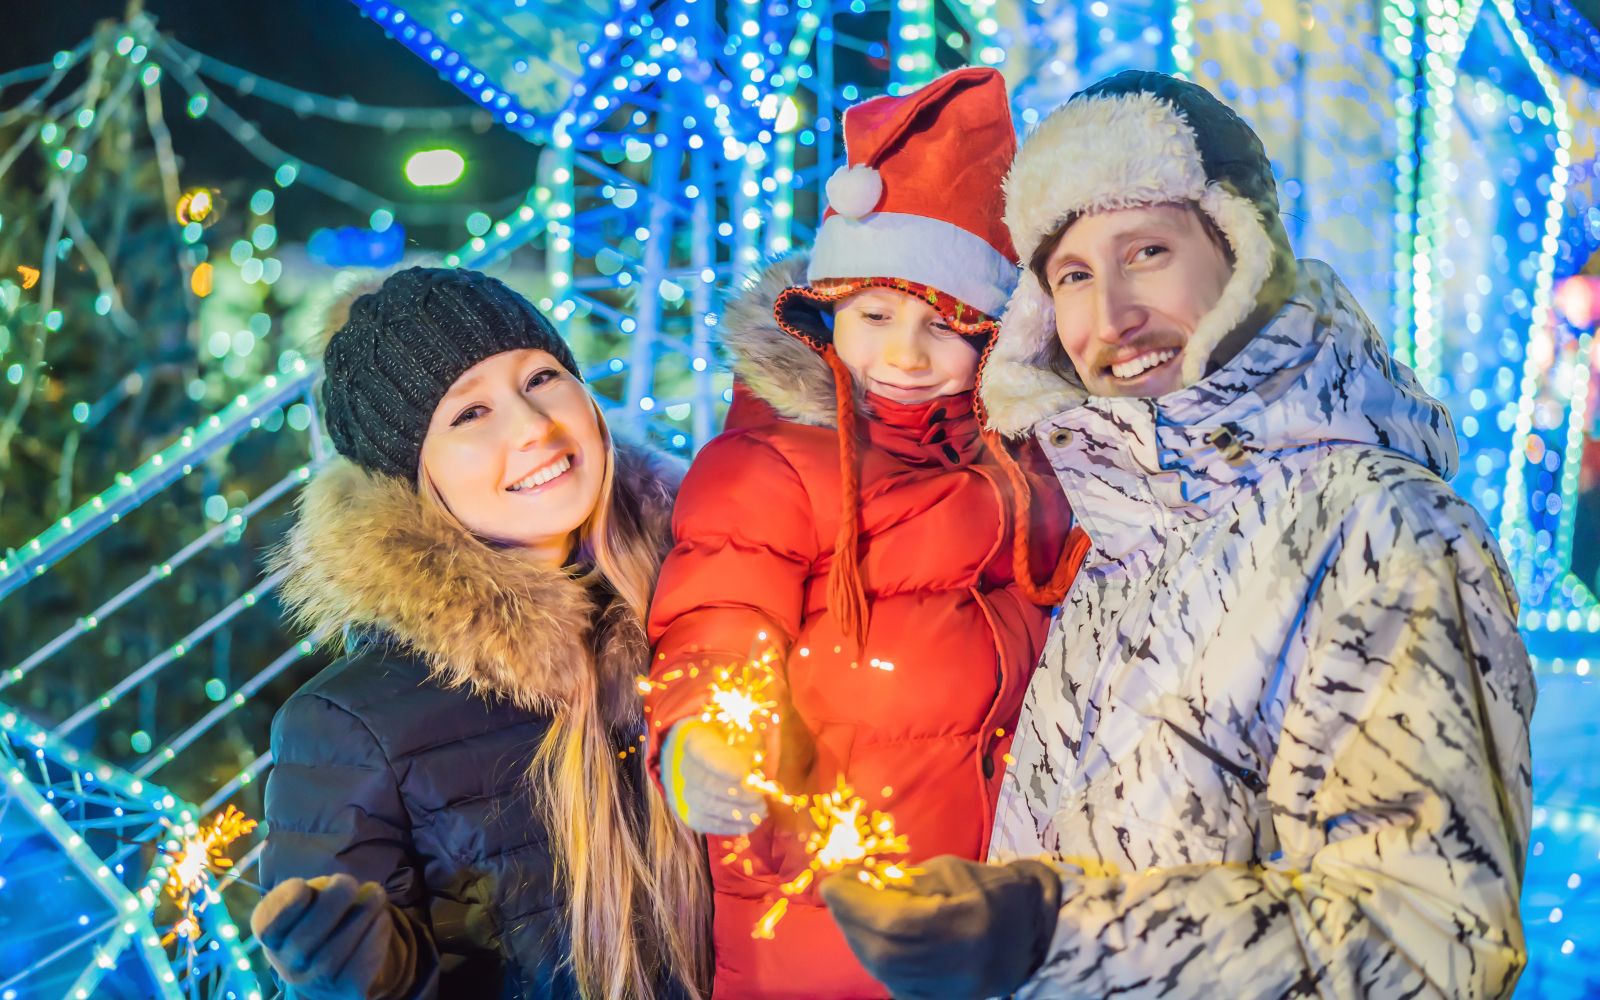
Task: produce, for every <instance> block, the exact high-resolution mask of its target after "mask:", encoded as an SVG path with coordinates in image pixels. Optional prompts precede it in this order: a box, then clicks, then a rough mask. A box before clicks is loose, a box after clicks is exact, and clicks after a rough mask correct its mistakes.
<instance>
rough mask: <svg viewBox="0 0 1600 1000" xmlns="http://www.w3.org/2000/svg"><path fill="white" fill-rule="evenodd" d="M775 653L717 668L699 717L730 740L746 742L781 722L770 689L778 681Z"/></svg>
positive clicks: (732, 741)
mask: <svg viewBox="0 0 1600 1000" xmlns="http://www.w3.org/2000/svg"><path fill="white" fill-rule="evenodd" d="M776 655H777V654H775V653H774V652H772V651H771V650H768V651H767V652H766V653H763V654H762V655H761V658H760V659H755V660H747V661H745V662H744V663H743V664H741V665H740V666H739V667H737V668H735V667H720V668H718V670H717V677H716V679H715V680H714V681H712V682H711V690H710V692H709V694H708V695H707V697H706V707H705V709H704V710H703V711H702V712H701V713H700V718H701V719H702V720H703V721H705V722H709V723H712V724H713V725H716V726H718V727H720V728H721V729H722V731H723V733H724V734H725V735H726V736H727V738H728V742H729V743H743V742H745V741H747V740H749V739H751V738H752V737H754V736H755V735H756V734H757V733H758V732H760V731H762V730H765V729H766V728H767V727H768V726H769V725H774V724H776V723H777V722H778V712H777V708H778V703H777V702H776V701H775V700H773V698H772V697H771V695H770V692H769V689H770V688H771V687H772V685H773V684H774V683H776V682H777V676H776V675H775V674H774V673H773V671H772V661H773V659H775V658H776Z"/></svg>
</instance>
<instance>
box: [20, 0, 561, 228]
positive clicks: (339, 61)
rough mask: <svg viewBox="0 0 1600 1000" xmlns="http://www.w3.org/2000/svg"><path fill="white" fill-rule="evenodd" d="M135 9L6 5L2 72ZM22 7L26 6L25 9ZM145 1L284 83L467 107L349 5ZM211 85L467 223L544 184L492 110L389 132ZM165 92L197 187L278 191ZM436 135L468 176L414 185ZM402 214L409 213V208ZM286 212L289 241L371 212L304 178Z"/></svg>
mask: <svg viewBox="0 0 1600 1000" xmlns="http://www.w3.org/2000/svg"><path fill="white" fill-rule="evenodd" d="M127 6H128V5H127V4H126V3H125V2H112V0H54V2H52V3H48V4H44V5H37V6H36V5H34V4H25V3H23V0H0V10H3V11H4V12H5V14H4V17H3V19H0V20H3V25H4V27H3V30H0V72H5V71H7V70H12V69H17V68H19V67H21V66H26V65H31V64H34V63H38V62H44V61H47V60H48V59H50V58H51V56H53V55H54V54H55V53H56V52H57V51H59V50H61V49H68V48H72V47H73V46H74V45H76V44H77V43H78V42H79V41H80V40H82V39H83V38H84V37H85V36H87V35H89V34H90V33H91V32H92V31H93V30H94V27H95V25H96V23H97V22H99V21H101V20H104V19H107V18H111V19H120V18H122V17H123V15H124V13H125V12H126V10H127ZM23 8H28V13H27V14H26V15H24V14H23V13H22V9H23ZM144 9H145V10H146V11H147V12H148V13H149V14H151V15H153V16H154V17H155V18H156V23H157V27H158V28H159V29H160V30H161V31H162V32H164V33H165V34H168V35H170V36H171V37H173V38H175V39H176V40H177V41H179V42H181V43H183V44H184V45H187V46H188V47H190V48H192V49H196V50H198V51H200V52H203V53H205V54H207V55H210V56H213V57H215V58H217V59H221V60H223V61H224V62H228V63H231V64H233V65H234V66H237V67H239V68H241V69H244V70H248V71H251V72H254V73H259V74H260V75H262V76H263V77H266V78H268V79H271V80H275V81H277V82H279V83H284V84H288V85H290V86H294V87H299V88H302V89H305V90H310V91H314V92H316V93H320V94H323V95H326V96H329V97H335V98H337V97H351V98H354V99H355V100H357V101H360V102H362V103H364V104H370V105H377V106H405V107H458V108H459V107H465V106H469V104H470V102H469V101H468V99H467V98H466V97H465V96H464V95H462V94H461V93H460V92H459V91H458V90H456V89H455V88H454V87H453V86H451V85H449V84H447V83H445V82H444V81H443V80H440V79H439V77H438V76H437V75H436V74H435V73H434V71H433V70H432V69H431V68H430V67H428V66H427V65H426V64H425V63H424V62H423V61H422V60H420V59H418V58H417V57H416V56H415V55H413V54H412V53H411V52H409V51H407V50H406V49H405V48H403V47H401V46H400V45H399V44H397V43H395V42H392V41H390V40H389V39H387V38H385V37H384V34H383V32H382V31H381V30H380V29H379V28H378V27H377V26H376V25H374V24H373V23H372V22H371V21H369V20H367V19H365V18H363V17H362V16H361V13H360V11H359V10H358V9H357V8H356V6H355V5H354V4H352V3H349V2H348V0H271V2H264V0H221V2H219V0H211V2H203V0H147V2H146V3H145V4H144ZM46 12H47V13H46ZM208 83H210V84H212V86H213V87H214V89H215V92H216V94H217V96H218V97H219V98H220V99H221V100H223V101H224V102H225V103H227V104H228V105H230V106H231V107H233V108H234V109H235V110H236V111H238V112H239V113H240V114H241V115H243V116H244V117H245V118H246V119H248V120H251V121H254V122H255V123H256V124H257V125H258V126H260V128H261V132H262V135H263V136H264V137H265V138H266V139H268V140H270V141H271V142H273V143H274V144H276V145H277V146H279V147H281V148H283V149H285V150H287V151H288V152H290V153H291V154H293V155H294V156H296V157H298V158H300V159H301V160H303V161H305V162H308V163H315V164H318V165H320V166H323V167H325V168H327V169H329V170H331V171H333V172H334V173H336V174H338V175H340V176H342V177H345V178H347V179H349V180H352V181H355V182H356V183H358V184H360V185H362V186H363V187H366V188H368V189H369V190H372V191H375V192H377V193H379V194H381V195H384V196H386V197H391V198H395V199H396V200H403V201H411V202H419V201H426V200H430V199H432V200H441V201H450V202H453V203H459V204H460V205H461V206H462V208H461V217H463V218H464V217H465V215H466V213H467V212H468V211H471V210H472V209H476V208H483V209H484V210H485V211H488V212H489V213H490V214H491V215H493V214H495V212H494V210H495V207H496V206H497V205H499V204H501V203H503V202H504V203H506V204H505V207H506V208H510V207H514V206H515V205H516V204H520V198H521V196H522V195H523V193H524V192H526V190H527V189H528V188H529V187H530V186H532V183H533V178H534V168H535V163H536V161H537V154H538V150H537V148H536V147H534V146H532V145H530V144H529V143H527V142H526V141H524V140H523V139H520V138H518V137H517V136H515V135H512V134H511V133H509V132H507V131H505V130H503V129H500V128H497V127H494V126H493V125H492V124H490V123H488V121H487V116H484V124H485V125H486V126H487V127H486V129H485V130H484V131H483V132H481V133H478V132H475V131H474V130H473V129H472V128H469V127H461V128H457V129H452V130H447V131H445V132H428V131H421V130H410V131H401V132H395V133H386V132H384V131H383V130H382V129H378V128H370V127H363V126H357V125H349V124H343V123H339V122H334V121H328V120H325V119H320V118H311V117H308V118H304V119H302V118H299V117H297V116H296V115H295V114H294V113H293V112H292V111H289V110H286V109H283V108H279V107H277V106H276V105H273V104H270V103H268V102H266V101H263V100H260V99H258V98H253V97H243V96H240V95H239V94H238V93H236V92H235V91H233V90H232V89H230V88H228V87H226V86H222V85H219V84H216V83H215V82H214V81H208ZM31 89H32V87H31V86H30V85H28V84H21V85H17V86H14V87H10V88H7V89H6V90H5V91H4V92H3V93H0V108H4V107H9V106H11V105H13V104H15V103H16V102H17V101H18V100H20V99H21V98H22V97H23V96H24V95H25V94H26V93H27V92H28V91H29V90H31ZM162 97H163V98H164V106H165V109H166V118H167V122H168V124H169V126H170V127H171V129H172V133H173V144H174V147H175V148H176V150H177V152H178V154H179V156H180V157H181V158H182V160H183V181H184V184H185V185H186V186H194V185H205V186H214V187H220V188H223V189H224V191H231V192H233V193H235V194H238V193H241V192H242V193H243V195H244V197H246V198H247V197H248V195H249V192H250V191H252V190H254V189H255V188H257V187H262V186H270V184H271V180H272V172H273V169H274V167H271V166H266V165H264V164H262V163H261V162H259V161H258V160H256V159H255V158H254V157H253V156H251V155H250V154H249V153H247V152H246V151H245V150H244V149H243V148H242V147H241V146H239V145H238V143H236V142H235V141H234V140H233V139H232V138H231V137H230V136H229V135H228V134H227V133H226V132H224V131H223V130H222V129H221V128H220V127H219V126H217V125H216V124H214V123H213V122H211V121H208V120H206V119H201V120H198V121H196V120H192V119H190V118H189V116H188V115H187V114H185V113H184V110H183V109H184V102H185V100H186V96H185V95H184V93H183V91H182V89H181V88H180V87H179V86H178V85H177V84H176V83H174V82H172V81H171V80H170V79H166V80H165V81H164V82H163V84H162ZM436 144H448V145H450V146H452V147H453V148H456V149H458V150H460V151H461V152H462V154H463V155H464V156H465V157H466V158H467V162H468V166H467V171H466V174H465V176H464V177H463V178H462V180H461V181H460V182H458V183H457V184H456V185H455V186H454V187H453V188H450V189H447V190H446V191H443V192H440V193H433V192H427V191H419V190H417V189H415V188H412V187H411V186H410V185H409V184H408V183H407V182H406V180H405V176H404V174H403V173H402V170H401V168H402V166H403V164H404V162H405V158H406V156H407V155H409V154H410V153H411V152H413V151H415V150H417V149H419V148H426V147H428V146H430V145H436ZM510 199H516V200H510ZM399 214H400V217H401V220H402V221H404V213H403V212H401V213H399ZM275 221H276V224H277V226H278V229H279V231H280V233H281V234H282V236H283V238H284V239H287V240H304V239H305V238H306V237H307V236H308V235H309V234H310V233H311V231H312V230H314V229H316V228H317V227H319V226H333V225H366V224H367V217H366V214H365V213H364V212H359V211H356V210H353V209H350V208H348V207H346V206H344V205H342V204H340V203H338V202H336V201H333V200H332V199H329V198H327V197H324V196H323V195H321V194H318V193H317V192H315V191H312V190H310V189H308V188H307V187H305V186H304V185H300V184H297V185H294V186H292V187H291V188H289V189H288V190H285V191H279V192H278V199H277V218H276V220H275ZM410 233H411V236H412V239H413V241H416V242H420V243H421V244H422V245H424V246H426V247H432V248H435V249H444V248H453V247H455V246H457V245H459V244H460V243H462V242H464V241H465V240H466V238H467V236H468V234H467V232H466V230H465V229H464V228H463V227H462V226H461V225H460V224H459V223H457V224H455V225H452V226H434V227H430V228H424V229H419V228H417V227H415V226H411V227H410Z"/></svg>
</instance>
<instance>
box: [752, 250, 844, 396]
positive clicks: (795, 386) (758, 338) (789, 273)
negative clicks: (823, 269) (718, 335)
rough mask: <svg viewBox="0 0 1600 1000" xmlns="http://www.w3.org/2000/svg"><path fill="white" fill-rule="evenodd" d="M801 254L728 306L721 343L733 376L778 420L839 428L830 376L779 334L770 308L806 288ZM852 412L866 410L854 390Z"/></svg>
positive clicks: (764, 274) (810, 353)
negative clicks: (789, 292) (785, 294)
mask: <svg viewBox="0 0 1600 1000" xmlns="http://www.w3.org/2000/svg"><path fill="white" fill-rule="evenodd" d="M807 260H808V257H807V255H806V254H804V253H795V254H790V255H789V256H787V257H783V258H781V259H779V260H776V261H773V262H772V263H771V264H769V265H767V267H766V268H765V269H764V270H762V271H761V272H760V273H758V274H756V275H755V276H754V277H753V278H751V279H750V281H749V283H748V284H746V286H745V289H744V291H743V292H742V293H741V294H740V295H739V296H738V297H737V298H735V299H733V300H732V301H730V302H729V303H728V307H727V309H726V310H725V311H724V314H723V320H722V331H721V332H722V342H723V343H724V344H725V345H727V348H728V353H729V354H730V355H731V357H730V359H729V360H730V363H731V367H732V368H733V374H734V376H735V377H736V378H738V380H739V381H740V382H743V383H744V384H745V386H746V387H747V388H749V389H750V391H751V392H753V393H755V394H756V395H757V396H759V397H761V399H763V400H765V401H766V403H767V405H769V406H771V407H772V408H773V409H774V410H776V411H777V413H778V416H780V417H782V418H783V419H785V420H792V421H794V422H795V423H797V424H809V425H811V426H813V427H834V426H837V424H838V422H839V421H838V417H837V414H836V399H835V397H834V391H833V372H832V371H831V370H830V369H829V368H828V363H827V362H826V361H824V360H822V356H821V355H819V354H818V353H817V352H816V351H815V350H813V349H812V348H811V346H810V345H808V344H806V343H805V342H804V341H802V340H800V339H799V338H797V337H795V336H793V335H792V334H789V333H787V332H785V331H784V329H783V328H782V327H781V326H779V325H778V320H777V317H775V316H774V315H773V312H772V307H773V305H774V304H775V303H776V302H777V300H778V296H779V295H780V294H781V293H782V292H783V290H784V289H786V288H792V287H794V286H796V285H804V284H805V283H806V264H807ZM856 406H857V411H858V412H860V411H861V408H862V407H864V406H865V400H864V399H863V398H862V395H861V392H860V389H859V388H858V389H857V390H856Z"/></svg>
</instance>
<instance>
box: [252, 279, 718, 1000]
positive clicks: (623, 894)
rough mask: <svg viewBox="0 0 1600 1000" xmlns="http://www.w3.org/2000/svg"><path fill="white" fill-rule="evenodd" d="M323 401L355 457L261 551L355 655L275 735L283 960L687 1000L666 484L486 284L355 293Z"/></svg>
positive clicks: (268, 880) (265, 941)
mask: <svg viewBox="0 0 1600 1000" xmlns="http://www.w3.org/2000/svg"><path fill="white" fill-rule="evenodd" d="M323 401H324V408H325V411H326V412H325V418H326V422H327V426H328V431H329V434H330V436H331V438H332V440H333V443H334V446H335V448H336V449H337V450H338V452H339V454H340V456H342V457H341V458H340V459H337V460H335V461H334V462H333V463H332V464H331V465H330V466H329V467H328V468H327V469H325V470H324V471H323V472H322V473H321V474H320V475H319V476H318V477H317V478H316V480H315V481H313V482H312V483H311V484H310V485H309V486H308V487H307V489H306V493H305V496H304V498H303V499H302V501H301V507H300V513H299V520H298V523H297V524H296V526H295V528H294V530H293V531H292V533H291V535H290V537H289V539H288V541H287V543H286V544H285V545H284V547H283V549H282V550H281V551H280V552H279V554H278V556H277V559H276V561H277V562H278V563H279V564H280V565H282V566H284V567H286V568H287V569H288V570H289V571H290V577H289V580H288V582H287V584H286V585H285V597H286V601H287V603H288V604H289V605H290V606H291V607H292V608H293V610H294V612H295V614H296V616H297V619H298V620H299V621H300V622H301V623H303V624H304V625H306V626H308V627H309V628H311V629H313V630H315V631H317V632H319V633H330V632H332V633H337V630H338V629H339V628H340V627H341V626H346V625H351V626H355V629H354V630H353V634H355V635H356V636H358V637H359V638H358V640H357V641H356V642H355V643H354V645H353V648H350V649H349V651H348V653H347V655H346V656H345V657H344V658H343V659H341V660H339V661H338V662H337V663H335V664H333V665H332V666H331V667H329V668H328V669H327V670H325V671H323V672H322V673H321V674H319V675H318V676H317V677H316V678H314V679H313V680H311V681H310V682H309V683H308V684H307V685H306V686H305V687H303V688H302V689H301V690H300V691H299V692H298V693H296V694H295V695H294V696H293V697H292V698H291V699H290V700H289V701H288V702H287V703H286V704H285V705H284V707H283V709H282V710H281V711H280V712H279V713H278V716H277V718H276V719H275V720H274V723H273V728H272V750H273V754H274V760H275V768H274V771H273V774H272V777H271V779H270V781H269V782H268V785H267V793H266V817H267V822H268V825H269V827H270V831H271V832H270V834H269V836H268V838H267V844H266V849H265V852H264V853H263V855H262V859H261V868H262V877H263V880H264V882H265V884H266V885H267V886H268V887H269V888H270V891H269V892H268V894H267V896H266V897H265V898H264V899H263V900H262V902H261V904H260V906H259V907H258V908H257V910H256V912H255V914H254V916H253V917H252V920H251V925H252V927H253V928H254V930H255V933H256V936H257V937H258V939H259V940H260V941H261V943H262V946H263V949H264V950H265V952H266V955H267V957H268V959H269V961H270V962H271V963H272V965H273V967H274V968H275V969H276V970H277V971H278V973H279V974H280V975H281V976H282V977H283V978H284V980H285V981H286V982H287V983H288V984H289V985H290V986H291V987H292V988H293V991H294V993H295V994H296V995H301V996H310V997H333V996H340V997H344V996H361V997H416V996H427V995H432V994H435V993H437V994H439V995H443V996H472V997H481V996H506V997H510V996H540V997H545V996H554V997H578V996H582V997H607V998H612V997H616V998H621V997H628V998H634V997H641V998H642V997H656V996H695V995H698V993H699V990H700V987H701V986H702V985H703V984H704V980H705V977H706V974H707V972H706V970H707V956H706V941H707V927H706V925H707V912H708V908H709V907H708V902H707V892H708V890H707V888H706V875H705V862H704V858H703V854H702V851H701V849H700V847H699V846H698V842H697V841H696V840H695V839H694V838H693V837H692V836H691V835H689V834H688V833H686V832H685V831H683V829H682V828H681V827H680V826H679V825H677V824H676V823H674V822H673V820H672V818H671V815H670V813H669V812H668V811H667V810H666V808H665V807H664V805H663V803H662V800H661V797H660V795H659V793H658V792H657V791H656V790H655V788H654V787H653V784H652V783H651V782H649V781H647V780H645V779H644V777H643V771H642V766H641V756H642V755H641V754H640V753H639V750H640V749H641V741H642V739H643V735H644V724H643V721H642V715H641V711H640V703H639V695H638V692H637V688H636V681H635V678H636V677H637V676H638V675H639V674H640V673H641V672H642V671H643V670H644V669H645V667H646V665H647V657H648V645H647V643H646V641H645V638H644V629H643V617H644V614H645V611H646V608H647V605H648V601H649V598H650V589H651V587H652V585H653V584H654V581H655V575H656V569H657V566H658V564H659V562H660V559H661V555H662V553H663V551H664V550H665V548H666V547H667V546H668V545H669V544H670V529H669V523H668V518H669V513H670V507H671V503H672V496H673V493H674V491H675V488H676V479H677V477H676V474H675V473H673V472H671V471H669V469H668V468H667V467H666V466H665V464H664V463H663V462H662V461H661V460H660V459H659V458H657V457H655V456H652V455H650V454H649V453H646V452H643V451H639V450H635V449H629V448H624V447H620V446H614V445H613V444H612V442H611V439H610V437H609V435H608V433H607V429H606V426H605V422H604V419H603V418H602V416H601V414H600V411H599V408H598V407H597V406H596V405H595V402H594V400H593V398H592V397H591V396H590V394H589V392H588V390H587V388H586V387H585V386H584V384H583V382H582V380H581V377H580V376H579V374H578V366H577V364H576V363H575V361H574V360H573V357H572V353H571V351H570V349H569V348H568V347H567V345H566V344H565V343H564V342H563V341H562V340H561V338H560V336H559V335H558V334H557V333H556V332H555V330H554V329H553V328H552V327H551V326H550V324H549V322H548V321H547V320H546V319H545V318H544V317H543V316H542V315H540V314H539V313H538V311H537V310H535V309H534V308H533V306H532V305H530V304H529V303H528V302H527V300H526V299H524V298H522V297H521V296H520V295H518V294H516V293H515V292H513V291H512V290H511V289H509V288H507V287H506V286H505V285H503V284H502V283H500V282H499V281H496V280H495V279H493V278H488V277H485V276H484V275H482V274H478V273H476V272H473V271H461V270H445V269H432V268H412V269H410V270H406V271H402V272H399V273H397V274H395V275H393V276H391V277H390V278H389V279H388V280H387V281H385V282H384V283H383V286H382V287H381V288H380V289H379V290H378V291H376V292H375V293H372V294H369V295H364V296H362V297H360V298H358V299H357V300H356V301H355V302H354V304H353V305H352V306H351V309H350V314H349V318H348V320H347V321H346V322H345V323H344V324H343V325H342V326H340V327H339V329H338V330H337V331H336V332H335V333H334V335H333V337H332V339H331V341H330V342H329V345H328V350H327V356H326V381H325V384H324V386H323Z"/></svg>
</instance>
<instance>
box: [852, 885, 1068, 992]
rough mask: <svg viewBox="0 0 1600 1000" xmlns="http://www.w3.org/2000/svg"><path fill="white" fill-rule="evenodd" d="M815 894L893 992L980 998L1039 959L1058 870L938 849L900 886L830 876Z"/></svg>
mask: <svg viewBox="0 0 1600 1000" xmlns="http://www.w3.org/2000/svg"><path fill="white" fill-rule="evenodd" d="M822 898H823V900H824V901H825V902H826V903H827V904H828V910H829V911H830V912H831V913H832V914H833V919H834V921H835V922H836V923H837V924H838V925H839V929H840V930H842V931H844V936H845V940H846V941H848V942H849V944H850V950H851V951H853V952H855V954H856V958H858V959H860V960H861V964H862V965H864V966H866V969H867V971H868V972H870V973H872V975H873V976H874V977H875V978H876V979H877V980H878V981H879V982H881V983H883V984H884V985H885V986H887V987H889V990H890V991H891V992H892V993H893V994H894V995H895V996H896V997H901V998H906V1000H922V998H933V997H950V998H955V997H963V998H964V997H979V998H981V997H992V996H1003V995H1005V994H1008V993H1012V992H1014V991H1015V990H1017V989H1018V988H1019V987H1021V986H1022V984H1023V983H1024V982H1026V981H1027V979H1028V977H1029V976H1031V975H1032V974H1033V973H1034V972H1035V971H1037V970H1038V968H1039V966H1040V965H1041V964H1042V963H1043V962H1044V957H1045V952H1046V950H1047V949H1048V948H1049V945H1050V938H1051V936H1052V935H1054V934H1055V928H1056V910H1057V908H1058V907H1059V906H1060V902H1061V879H1060V878H1059V877H1058V876H1057V875H1056V873H1055V871H1054V870H1052V869H1051V868H1050V867H1049V866H1048V865H1045V864H1043V863H1041V862H1038V861H1013V862H1012V863H1010V864H1007V865H983V864H979V863H977V862H975V861H964V860H962V859H961V858H956V857H951V856H949V855H945V856H942V857H937V858H934V859H933V860H932V861H929V862H927V863H926V864H924V865H923V866H922V874H920V875H917V876H915V877H914V878H913V880H912V882H911V884H910V885H906V886H893V885H891V886H888V887H886V888H884V889H881V890H880V889H874V888H873V887H872V886H870V885H867V884H866V883H864V882H862V881H861V880H859V879H858V878H856V877H855V875H854V873H852V872H843V873H841V874H838V875H834V876H831V877H830V878H828V879H826V880H825V881H824V882H823V883H822Z"/></svg>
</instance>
